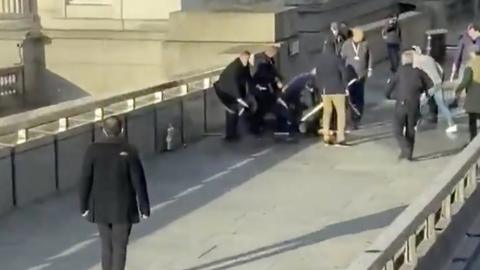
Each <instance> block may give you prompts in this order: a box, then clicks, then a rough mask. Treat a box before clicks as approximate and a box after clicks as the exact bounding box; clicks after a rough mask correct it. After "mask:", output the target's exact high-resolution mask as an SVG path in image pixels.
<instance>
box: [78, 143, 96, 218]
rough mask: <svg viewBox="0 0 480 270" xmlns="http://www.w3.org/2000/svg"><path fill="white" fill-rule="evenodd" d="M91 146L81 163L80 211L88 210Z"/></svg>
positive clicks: (91, 159)
mask: <svg viewBox="0 0 480 270" xmlns="http://www.w3.org/2000/svg"><path fill="white" fill-rule="evenodd" d="M93 160H94V159H93V147H92V146H90V147H89V148H88V149H87V152H86V153H85V156H84V159H83V165H82V174H81V177H80V181H79V199H80V213H82V214H84V213H85V212H87V211H89V210H90V209H88V207H89V203H88V202H89V201H90V194H91V192H92V184H93Z"/></svg>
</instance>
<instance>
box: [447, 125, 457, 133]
mask: <svg viewBox="0 0 480 270" xmlns="http://www.w3.org/2000/svg"><path fill="white" fill-rule="evenodd" d="M457 131H458V127H457V125H453V126H449V127H448V128H447V129H446V130H445V132H447V133H455V132H457Z"/></svg>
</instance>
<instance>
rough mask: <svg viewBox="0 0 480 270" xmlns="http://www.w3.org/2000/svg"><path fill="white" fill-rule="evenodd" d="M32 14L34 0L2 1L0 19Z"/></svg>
mask: <svg viewBox="0 0 480 270" xmlns="http://www.w3.org/2000/svg"><path fill="white" fill-rule="evenodd" d="M31 13H32V0H0V17H2V16H5V15H6V16H12V15H13V16H23V15H30V14H31Z"/></svg>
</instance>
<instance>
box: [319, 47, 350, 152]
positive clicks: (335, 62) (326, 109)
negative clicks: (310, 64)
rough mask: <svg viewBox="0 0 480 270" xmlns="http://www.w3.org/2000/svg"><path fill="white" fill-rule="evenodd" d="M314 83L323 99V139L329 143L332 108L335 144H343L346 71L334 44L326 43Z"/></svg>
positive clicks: (330, 141)
mask: <svg viewBox="0 0 480 270" xmlns="http://www.w3.org/2000/svg"><path fill="white" fill-rule="evenodd" d="M316 68H317V69H316V70H317V76H316V85H317V88H318V89H319V91H320V93H321V94H322V101H323V120H322V124H323V139H324V141H325V144H331V143H332V140H331V138H330V120H331V117H332V111H333V108H335V111H336V113H337V138H336V144H337V145H344V144H345V124H346V119H345V110H346V108H345V104H346V103H345V102H346V88H347V72H346V68H345V65H344V63H343V61H342V59H341V58H340V56H338V55H337V54H336V52H335V47H334V44H332V43H326V44H325V47H324V51H323V53H322V54H321V55H320V58H319V61H318V63H317V67H316Z"/></svg>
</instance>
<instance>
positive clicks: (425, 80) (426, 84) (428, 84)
mask: <svg viewBox="0 0 480 270" xmlns="http://www.w3.org/2000/svg"><path fill="white" fill-rule="evenodd" d="M417 70H418V71H419V72H420V80H421V81H422V93H424V94H425V95H426V96H428V95H429V94H428V90H429V89H431V88H433V81H432V79H431V78H430V77H429V76H428V74H427V73H426V72H424V71H423V70H420V69H417Z"/></svg>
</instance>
